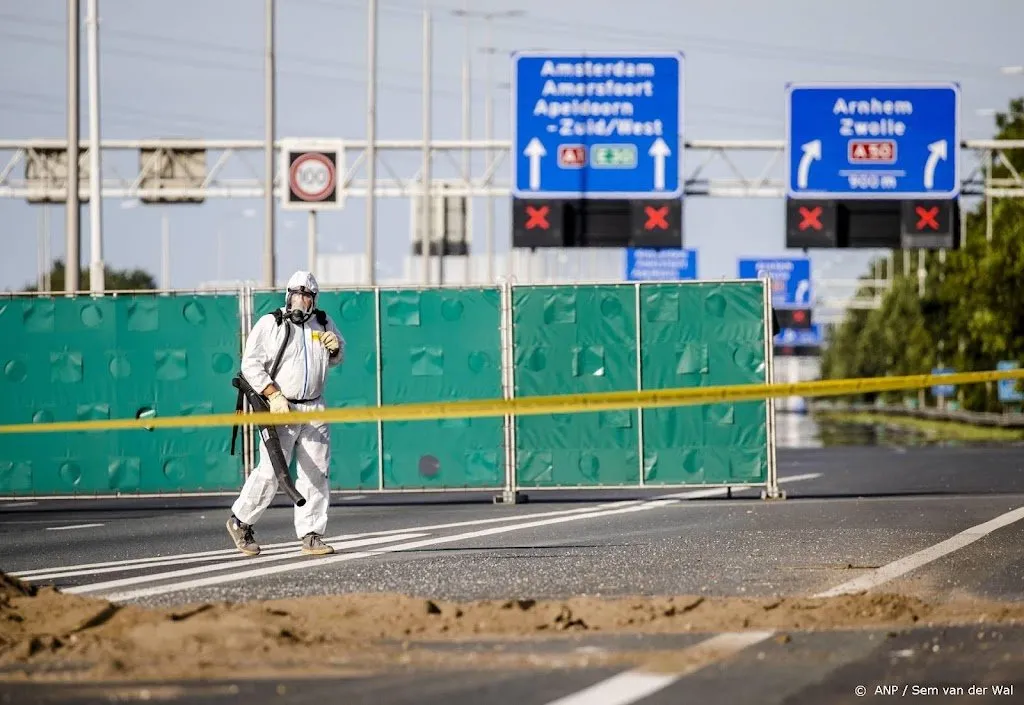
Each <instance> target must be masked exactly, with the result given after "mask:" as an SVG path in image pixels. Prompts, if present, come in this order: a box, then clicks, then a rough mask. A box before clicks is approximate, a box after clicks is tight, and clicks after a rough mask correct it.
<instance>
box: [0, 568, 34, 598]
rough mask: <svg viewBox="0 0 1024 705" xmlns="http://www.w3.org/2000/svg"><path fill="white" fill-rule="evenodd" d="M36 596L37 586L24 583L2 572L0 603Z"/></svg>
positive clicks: (0, 573) (0, 574)
mask: <svg viewBox="0 0 1024 705" xmlns="http://www.w3.org/2000/svg"><path fill="white" fill-rule="evenodd" d="M35 594H36V588H35V586H33V585H29V584H28V583H24V582H22V581H21V580H18V579H17V578H15V577H14V576H13V575H7V573H3V572H0V601H3V600H4V599H5V598H11V597H32V596H33V595H35Z"/></svg>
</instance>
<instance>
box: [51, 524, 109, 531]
mask: <svg viewBox="0 0 1024 705" xmlns="http://www.w3.org/2000/svg"><path fill="white" fill-rule="evenodd" d="M97 526H103V524H72V525H71V526H48V527H46V530H47V531H69V530H71V529H92V528H94V527H97Z"/></svg>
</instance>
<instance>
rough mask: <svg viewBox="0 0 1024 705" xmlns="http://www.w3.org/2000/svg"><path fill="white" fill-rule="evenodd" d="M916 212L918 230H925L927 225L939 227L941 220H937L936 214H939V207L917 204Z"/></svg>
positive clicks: (932, 227)
mask: <svg viewBox="0 0 1024 705" xmlns="http://www.w3.org/2000/svg"><path fill="white" fill-rule="evenodd" d="M914 212H915V213H917V218H918V220H917V225H916V226H915V227H916V229H917V230H924V229H925V228H926V227H927V228H931V229H932V230H938V229H939V221H938V220H936V219H935V218H936V216H938V214H939V207H938V206H932V207H931V208H925V207H924V206H917V207H915V208H914Z"/></svg>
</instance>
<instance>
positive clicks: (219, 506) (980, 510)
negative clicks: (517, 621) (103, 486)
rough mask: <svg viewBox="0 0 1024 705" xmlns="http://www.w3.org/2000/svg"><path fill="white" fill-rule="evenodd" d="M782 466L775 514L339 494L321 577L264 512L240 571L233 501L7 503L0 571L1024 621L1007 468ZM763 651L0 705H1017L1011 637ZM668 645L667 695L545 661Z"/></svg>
mask: <svg viewBox="0 0 1024 705" xmlns="http://www.w3.org/2000/svg"><path fill="white" fill-rule="evenodd" d="M779 468H780V470H779V474H780V478H781V481H782V486H783V488H784V489H785V490H786V492H787V495H788V498H787V499H786V500H783V501H762V500H761V499H760V496H759V492H757V491H739V492H736V493H734V494H733V495H732V497H731V498H730V497H727V496H725V493H724V491H720V490H694V491H684V492H679V491H674V490H643V491H638V492H631V493H621V492H620V493H600V492H590V493H585V494H575V493H565V492H550V493H549V492H530V493H529V494H530V501H529V503H527V504H519V505H501V504H497V505H495V504H492V503H491V495H490V494H489V493H487V494H480V493H477V494H472V493H470V494H466V495H458V496H439V495H400V496H365V497H352V496H339V497H337V498H336V501H335V502H334V503H333V504H332V508H331V516H330V524H329V526H328V539H329V541H330V542H331V543H333V544H334V545H335V547H336V548H337V549H338V551H339V552H338V553H337V554H336V555H333V556H329V557H324V558H309V557H304V556H301V555H300V554H299V553H298V549H297V542H296V541H295V537H294V534H293V532H292V528H291V508H290V506H289V505H288V503H287V500H285V499H283V498H282V499H280V500H279V501H278V502H276V503H275V505H274V507H272V508H271V509H270V510H268V511H267V513H266V515H265V516H264V519H263V520H262V521H261V523H260V524H259V526H258V527H257V534H256V536H257V540H258V541H260V542H261V544H262V545H263V547H264V552H263V554H262V555H261V556H259V557H258V558H245V557H242V556H240V555H239V554H238V553H237V552H235V551H234V549H233V547H232V545H231V543H230V540H229V539H228V537H227V534H226V532H225V530H224V521H225V519H226V517H227V515H228V506H229V505H230V502H231V498H228V497H224V498H205V499H198V498H196V499H176V500H142V499H139V500H117V501H113V500H96V501H92V502H78V503H71V502H68V501H38V502H35V503H29V502H17V503H3V504H0V569H2V570H4V571H5V572H8V573H13V574H15V575H18V576H19V577H22V578H23V579H25V580H28V581H30V582H35V583H45V584H55V585H57V586H60V587H61V588H62V589H63V590H64V591H66V592H74V593H79V594H84V595H92V596H97V597H104V598H107V599H112V600H116V601H124V602H139V603H141V604H150V605H170V604H180V603H185V602H197V601H211V600H232V601H242V600H252V599H266V598H278V597H300V596H304V595H321V594H337V593H347V592H372V591H382V592H403V593H408V594H412V595H417V596H424V597H430V596H433V597H439V598H446V599H478V598H497V599H504V598H510V597H532V598H547V597H552V598H558V597H567V596H572V595H609V596H610V595H636V594H705V595H737V596H759V595H765V596H768V595H803V596H809V595H820V594H827V593H828V591H830V590H833V589H836V588H842V586H849V585H851V584H852V583H851V581H860V582H859V583H857V585H859V586H860V587H862V588H864V589H893V588H896V587H898V588H899V589H905V590H917V591H919V592H921V591H923V592H926V593H927V594H928V595H930V596H934V597H937V598H942V597H943V596H947V595H952V594H957V595H963V594H968V595H976V596H979V597H984V598H991V599H997V600H1010V601H1018V602H1019V601H1022V600H1024V521H1021V519H1024V449H1022V448H1020V447H1011V446H1003V447H999V446H994V447H974V448H966V447H930V448H927V447H926V448H909V449H906V448H822V449H800V450H787V449H780V450H779ZM780 636H781V635H779V634H775V633H773V632H737V633H726V634H718V635H715V634H679V635H659V636H657V637H655V636H646V637H638V636H621V637H620V636H611V635H593V634H590V635H581V636H578V637H573V638H572V639H564V640H560V641H557V642H553V643H551V644H547V645H544V646H540V645H532V646H523V645H522V644H520V645H513V644H504V645H501V648H531V649H539V650H543V649H549V650H551V652H550V653H548V654H547V655H544V654H541V656H542V658H540V659H539V660H538V667H537V668H536V669H533V670H526V671H524V670H522V669H520V670H514V671H509V672H507V673H506V672H495V671H486V672H484V671H480V672H477V671H468V672H466V673H464V674H458V675H457V676H455V677H453V675H452V674H451V673H443V674H438V673H422V672H410V671H408V670H403V669H400V668H397V667H396V669H395V672H394V673H389V674H387V675H386V676H381V677H372V678H352V679H341V680H335V679H329V680H307V681H295V682H281V681H276V680H273V681H270V680H268V681H261V682H250V681H238V682H225V683H210V682H203V683H191V684H190V683H183V684H168V683H164V684H152V685H139V684H137V683H133V684H130V685H127V684H114V685H89V686H84V685H80V684H76V685H74V686H70V685H69V686H67V687H64V686H58V685H53V684H47V685H18V684H11V683H6V684H5V683H2V682H0V702H11V703H33V702H41V703H42V702H47V703H49V702H61V703H68V704H72V703H74V704H78V703H87V702H111V698H115V697H120V698H125V699H136V700H137V699H139V698H142V697H146V698H148V699H150V700H156V699H159V700H163V701H168V702H202V703H221V702H236V701H238V702H246V703H249V704H251V705H257V704H258V703H263V702H267V703H270V702H289V703H305V702H310V703H312V702H317V703H323V702H345V703H364V702H365V703H399V702H417V703H435V702H436V703H446V704H451V703H478V702H487V703H496V704H500V703H516V705H526V704H527V703H538V704H542V703H558V704H559V705H575V704H577V703H579V704H580V705H582V703H596V704H599V705H602V704H611V703H623V704H624V703H634V702H636V703H643V704H644V705H654V704H657V703H678V702H683V701H711V702H723V703H737V704H738V703H792V704H793V705H797V704H801V705H802V704H803V703H821V702H863V701H864V700H865V699H868V700H871V699H877V698H882V697H895V696H897V695H901V693H899V692H895V693H890V692H889V691H883V690H880V689H879V688H880V687H893V688H896V690H897V691H900V690H903V691H905V692H903V693H902V695H901V696H902V697H928V698H929V702H958V701H961V700H957V698H956V697H953V696H949V697H947V696H946V695H945V694H944V692H943V689H944V688H945V687H952V688H957V687H962V688H963V689H964V693H963V696H962V697H963V698H964V699H969V701H970V702H990V701H994V702H1015V701H1020V702H1024V628H1021V627H1008V626H999V625H985V624H979V625H977V626H972V627H970V628H967V627H956V628H945V629H926V628H920V629H910V630H902V631H898V632H887V631H874V630H868V629H860V630H850V631H835V632H824V633H821V632H808V633H794V632H787V634H786V638H785V639H782V638H780ZM667 647H670V648H675V649H679V650H680V651H681V652H682V651H686V652H687V653H691V655H692V656H693V658H692V659H690V661H691V662H692V663H693V664H696V665H691V666H689V667H688V668H687V669H683V670H681V671H679V672H674V673H672V672H669V673H647V672H642V671H636V670H630V671H623V670H622V669H609V668H576V669H559V668H557V667H555V666H553V665H552V664H557V663H558V658H557V656H558V652H559V650H562V651H563V652H571V651H577V650H580V649H598V650H612V651H614V650H616V649H630V650H636V649H638V648H639V649H643V648H659V649H660V648H667ZM437 648H439V649H451V648H460V649H469V650H485V649H488V648H495V646H494V642H488V643H487V644H472V643H460V644H458V645H452V644H438V645H437ZM545 663H547V666H545ZM859 685H860V686H863V687H864V688H865V689H866V691H865V694H864V695H863V696H861V695H860V694H859V693H858V692H857V691H856V688H857V686H859ZM996 686H998V688H999V689H1000V690H1001V691H1002V693H1005V692H1006V691H1005V690H1002V689H1003V688H1009V687H1011V686H1012V687H1013V691H1012V694H1010V695H1006V694H1002V693H1000V692H994V690H993V689H994V687H996ZM972 687H973V688H974V689H975V691H976V692H974V693H971V692H969V690H970V689H971V688H972ZM981 688H984V689H985V690H984V692H977V691H979V690H980V689H981ZM144 689H148V690H147V693H146V695H145V696H144V695H142V691H143V690H144ZM932 689H937V690H932ZM283 696H286V697H283Z"/></svg>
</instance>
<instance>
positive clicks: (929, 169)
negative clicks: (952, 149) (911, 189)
mask: <svg viewBox="0 0 1024 705" xmlns="http://www.w3.org/2000/svg"><path fill="white" fill-rule="evenodd" d="M947 148H948V145H947V144H946V140H939V141H938V142H932V143H931V144H930V145H928V161H927V162H925V164H924V187H925V188H932V186H934V185H935V167H936V166H938V164H939V160H940V159H941V160H943V161H945V160H946V156H947V154H946V153H947Z"/></svg>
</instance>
